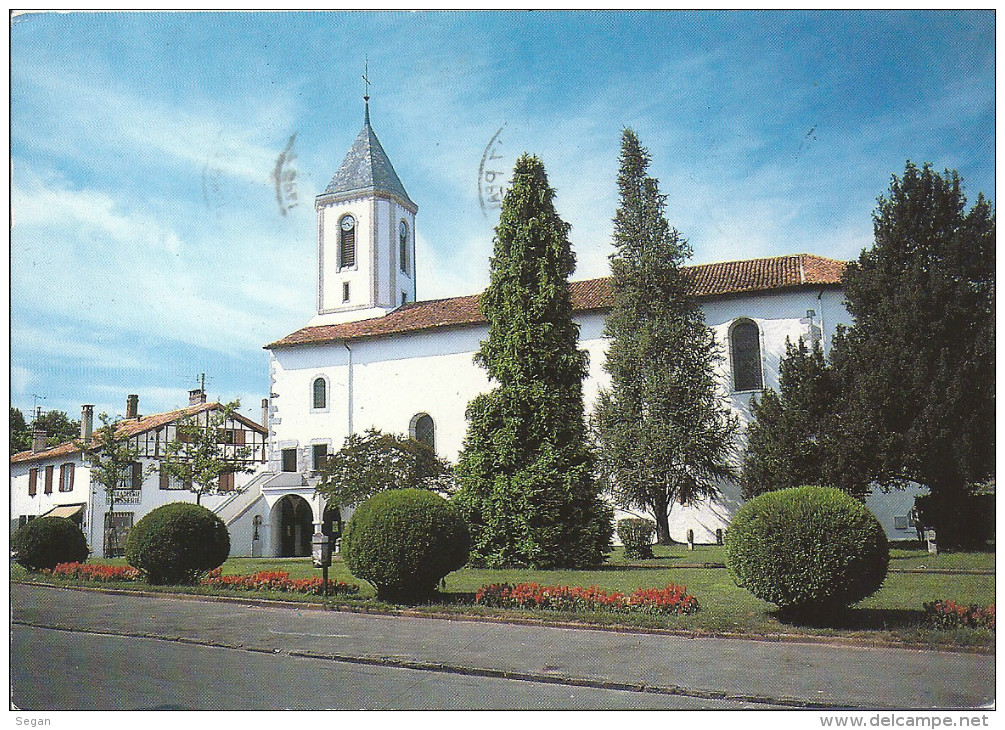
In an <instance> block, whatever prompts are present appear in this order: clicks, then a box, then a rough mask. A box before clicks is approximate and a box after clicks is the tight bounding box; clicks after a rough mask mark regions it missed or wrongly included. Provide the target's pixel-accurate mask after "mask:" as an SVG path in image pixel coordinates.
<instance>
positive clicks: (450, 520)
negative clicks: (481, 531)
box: [342, 489, 471, 603]
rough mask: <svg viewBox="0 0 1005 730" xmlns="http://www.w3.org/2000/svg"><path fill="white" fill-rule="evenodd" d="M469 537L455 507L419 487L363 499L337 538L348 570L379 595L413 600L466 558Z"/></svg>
mask: <svg viewBox="0 0 1005 730" xmlns="http://www.w3.org/2000/svg"><path fill="white" fill-rule="evenodd" d="M470 546H471V538H470V536H469V534H468V528H467V525H466V524H465V522H464V518H463V517H461V513H460V510H458V509H457V508H456V507H455V506H454V505H452V504H450V503H449V502H448V501H447V500H445V499H443V497H440V496H439V495H437V494H433V493H432V492H427V491H425V490H423V489H392V490H389V491H386V492H381V493H380V494H377V495H375V496H373V497H370V499H368V500H366V501H365V502H363V503H362V504H361V505H360V506H359V507H357V508H356V511H355V512H353V515H352V518H351V519H350V520H349V524H348V525H346V528H345V534H344V535H343V537H342V556H343V559H344V560H345V562H346V566H347V567H348V568H349V572H351V573H352V574H353V575H355V576H356V577H358V578H362V579H363V580H365V581H367V582H368V583H370V584H371V585H373V587H374V588H376V589H377V597H378V598H380V599H381V600H388V601H395V602H400V603H415V602H419V601H422V600H424V599H427V598H429V597H431V596H432V595H433V593H434V592H435V590H436V584H437V583H439V582H440V580H442V579H443V577H444V576H445V575H446V574H447V573H450V572H451V571H454V570H457V569H458V568H460V567H462V566H463V565H464V564H465V563H466V562H467V560H468V550H469V549H470Z"/></svg>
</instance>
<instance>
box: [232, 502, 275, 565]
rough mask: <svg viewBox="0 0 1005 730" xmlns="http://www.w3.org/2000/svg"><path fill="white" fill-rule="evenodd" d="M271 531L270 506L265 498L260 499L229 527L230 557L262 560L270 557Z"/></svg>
mask: <svg viewBox="0 0 1005 730" xmlns="http://www.w3.org/2000/svg"><path fill="white" fill-rule="evenodd" d="M269 529H270V524H269V504H268V502H266V500H265V498H264V497H260V498H259V499H257V500H256V501H255V502H254V503H253V504H252V505H251V506H250V507H249V508H248V509H247V510H246V511H245V512H243V513H242V514H240V515H239V516H238V517H237V518H236V519H234V520H233V521H231V522H230V523H229V524H228V525H227V530H228V532H230V557H232V558H260V557H263V556H267V555H269V554H270V553H269V545H270V536H269Z"/></svg>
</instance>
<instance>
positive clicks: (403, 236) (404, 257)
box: [398, 221, 408, 274]
mask: <svg viewBox="0 0 1005 730" xmlns="http://www.w3.org/2000/svg"><path fill="white" fill-rule="evenodd" d="M398 262H399V263H400V265H401V271H402V273H404V274H407V273H408V224H407V223H405V221H402V222H401V224H400V225H399V226H398Z"/></svg>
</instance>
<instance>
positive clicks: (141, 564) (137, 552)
mask: <svg viewBox="0 0 1005 730" xmlns="http://www.w3.org/2000/svg"><path fill="white" fill-rule="evenodd" d="M229 554H230V534H229V533H228V532H227V526H226V525H225V524H223V520H221V519H220V518H219V517H217V516H216V515H215V514H213V513H212V512H210V511H209V510H208V509H206V508H205V507H202V506H200V505H196V504H189V503H187V502H173V503H171V504H166V505H164V506H163V507H158V508H157V509H155V510H153V511H151V512H150V513H148V514H147V515H146V516H145V517H144V518H143V519H142V520H140V521H139V522H137V523H136V524H135V525H134V526H133V528H132V529H131V530H130V531H129V537H128V538H127V539H126V562H127V563H129V564H130V565H131V566H133V567H134V568H136V569H138V570H140V571H142V572H143V573H144V574H145V575H146V578H147V582H148V583H151V584H154V585H159V584H168V585H177V584H183V583H195V582H196V581H197V580H198V579H199V578H200V576H202V575H203V574H204V573H206V572H208V571H210V570H213V569H214V568H219V567H220V566H221V565H223V562H224V561H225V560H226V559H227V556H228V555H229Z"/></svg>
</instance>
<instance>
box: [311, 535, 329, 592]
mask: <svg viewBox="0 0 1005 730" xmlns="http://www.w3.org/2000/svg"><path fill="white" fill-rule="evenodd" d="M311 548H312V550H311V557H312V558H313V559H314V567H315V568H321V576H322V581H323V588H322V591H323V593H324V595H325V596H327V595H328V568H329V567H330V566H331V564H332V546H331V542H330V541H329V540H328V536H327V535H326V534H324V533H323V532H315V533H314V537H313V539H312V540H311Z"/></svg>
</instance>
